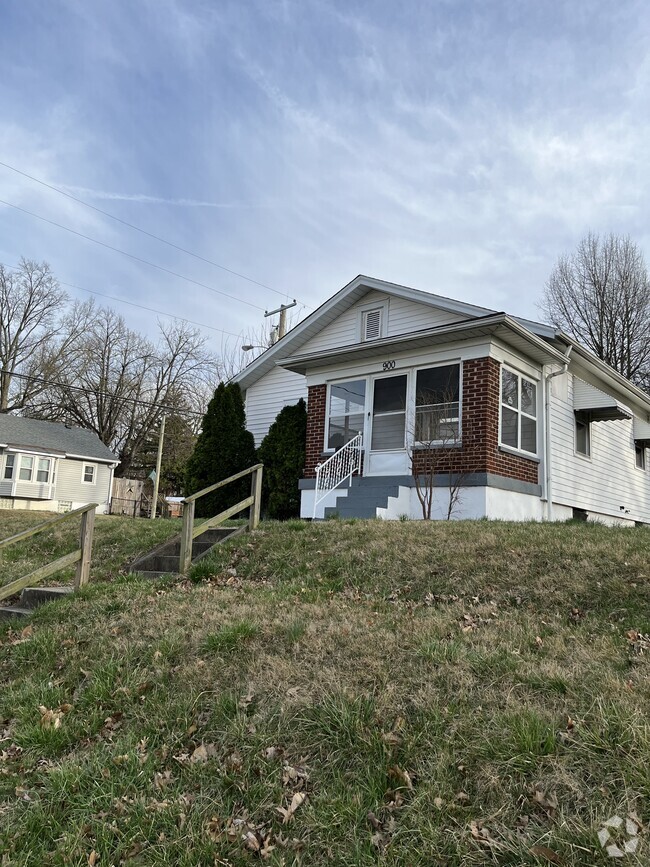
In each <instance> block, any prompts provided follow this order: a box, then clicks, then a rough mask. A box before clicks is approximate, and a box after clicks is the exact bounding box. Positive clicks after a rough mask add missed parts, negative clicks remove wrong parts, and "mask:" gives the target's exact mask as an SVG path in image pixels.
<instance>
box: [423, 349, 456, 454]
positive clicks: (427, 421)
mask: <svg viewBox="0 0 650 867" xmlns="http://www.w3.org/2000/svg"><path fill="white" fill-rule="evenodd" d="M459 395H460V365H458V364H447V365H444V366H442V367H429V368H427V369H426V370H418V372H417V375H416V381H415V441H416V442H418V443H433V442H440V443H450V442H458V440H459V434H460V429H459V428H460V426H459Z"/></svg>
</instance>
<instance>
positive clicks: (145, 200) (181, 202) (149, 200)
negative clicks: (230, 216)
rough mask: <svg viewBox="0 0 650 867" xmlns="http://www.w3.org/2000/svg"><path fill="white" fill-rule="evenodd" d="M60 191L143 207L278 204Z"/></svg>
mask: <svg viewBox="0 0 650 867" xmlns="http://www.w3.org/2000/svg"><path fill="white" fill-rule="evenodd" d="M59 187H60V189H62V190H65V191H66V192H68V193H73V194H74V195H77V196H85V197H86V198H89V199H105V200H109V201H117V202H136V203H138V204H143V205H178V206H182V207H185V208H221V209H242V208H243V209H245V208H251V209H252V208H271V207H277V206H278V203H267V204H249V203H245V202H205V201H201V200H200V199H166V198H164V197H162V196H148V195H146V194H145V193H117V192H111V191H110V190H94V189H91V188H89V187H75V186H70V185H69V184H59Z"/></svg>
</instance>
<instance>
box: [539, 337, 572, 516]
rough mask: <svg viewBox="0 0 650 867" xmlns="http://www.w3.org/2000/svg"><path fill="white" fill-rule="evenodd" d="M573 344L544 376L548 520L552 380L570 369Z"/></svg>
mask: <svg viewBox="0 0 650 867" xmlns="http://www.w3.org/2000/svg"><path fill="white" fill-rule="evenodd" d="M572 349H573V346H572V345H570V346H568V347H567V350H566V358H567V361H565V362H564V364H563V365H562V367H561V368H560V369H559V370H555V371H554V372H553V373H549V374H547V375H546V376H545V377H544V490H543V491H542V498H544V497H546V520H547V521H552V520H553V471H552V469H551V445H552V444H551V380H552V379H554V378H555V377H556V376H560V374H561V373H567V371H568V370H569V359H570V358H571V351H572Z"/></svg>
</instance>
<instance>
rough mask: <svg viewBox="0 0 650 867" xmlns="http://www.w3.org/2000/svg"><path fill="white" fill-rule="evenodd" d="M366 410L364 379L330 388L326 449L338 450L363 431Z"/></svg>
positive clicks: (339, 383) (341, 383)
mask: <svg viewBox="0 0 650 867" xmlns="http://www.w3.org/2000/svg"><path fill="white" fill-rule="evenodd" d="M365 409H366V381H365V379H358V380H352V381H350V382H337V383H332V385H331V386H330V403H329V413H328V414H329V425H328V429H327V448H328V449H340V448H342V447H343V446H344V445H345V444H346V443H349V442H350V440H351V439H354V437H355V436H356V435H357V434H360V433H361V432H362V431H363V423H364V418H365Z"/></svg>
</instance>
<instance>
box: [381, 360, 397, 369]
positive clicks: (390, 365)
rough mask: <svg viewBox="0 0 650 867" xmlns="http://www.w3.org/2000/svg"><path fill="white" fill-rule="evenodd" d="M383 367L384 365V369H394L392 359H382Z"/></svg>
mask: <svg viewBox="0 0 650 867" xmlns="http://www.w3.org/2000/svg"><path fill="white" fill-rule="evenodd" d="M383 367H384V370H395V362H394V361H384V364H383Z"/></svg>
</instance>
